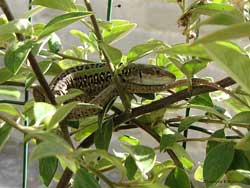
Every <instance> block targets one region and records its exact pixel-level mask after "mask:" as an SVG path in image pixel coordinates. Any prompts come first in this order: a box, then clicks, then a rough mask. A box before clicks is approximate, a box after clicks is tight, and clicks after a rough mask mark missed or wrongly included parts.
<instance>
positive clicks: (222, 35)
mask: <svg viewBox="0 0 250 188" xmlns="http://www.w3.org/2000/svg"><path fill="white" fill-rule="evenodd" d="M249 35H250V22H244V23H239V24H233V25H230V26H228V27H226V28H224V29H220V30H218V31H214V32H212V33H209V34H207V35H205V36H203V37H200V38H199V39H197V40H196V41H195V42H194V43H193V44H205V43H211V42H215V41H223V40H231V39H238V38H242V37H249Z"/></svg>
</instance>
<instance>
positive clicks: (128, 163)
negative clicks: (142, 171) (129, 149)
mask: <svg viewBox="0 0 250 188" xmlns="http://www.w3.org/2000/svg"><path fill="white" fill-rule="evenodd" d="M125 167H126V169H127V177H128V179H129V180H132V179H134V176H135V174H136V171H137V166H136V163H135V160H134V159H133V157H131V155H129V156H128V157H127V158H126V160H125Z"/></svg>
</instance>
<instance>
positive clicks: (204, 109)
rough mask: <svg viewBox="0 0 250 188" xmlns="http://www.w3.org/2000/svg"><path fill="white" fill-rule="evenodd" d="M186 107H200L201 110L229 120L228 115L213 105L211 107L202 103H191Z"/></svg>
mask: <svg viewBox="0 0 250 188" xmlns="http://www.w3.org/2000/svg"><path fill="white" fill-rule="evenodd" d="M186 107H188V108H195V109H199V110H202V111H205V112H208V113H211V114H214V115H216V116H218V117H220V118H221V119H223V120H227V119H228V117H227V116H225V115H224V114H223V113H221V112H218V111H217V109H216V108H214V107H213V108H212V107H209V106H202V105H196V104H195V105H194V104H190V105H187V106H186Z"/></svg>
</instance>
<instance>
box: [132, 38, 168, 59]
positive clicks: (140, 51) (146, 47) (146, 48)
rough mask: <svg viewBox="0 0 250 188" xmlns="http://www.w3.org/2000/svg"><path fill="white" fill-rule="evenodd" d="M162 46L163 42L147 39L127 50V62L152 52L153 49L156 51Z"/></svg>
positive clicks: (163, 45)
mask: <svg viewBox="0 0 250 188" xmlns="http://www.w3.org/2000/svg"><path fill="white" fill-rule="evenodd" d="M162 47H165V44H164V43H163V42H162V41H159V40H149V41H148V42H146V43H144V44H139V45H137V46H134V47H133V48H131V49H130V50H129V52H128V57H127V62H128V63H131V62H133V61H136V60H137V59H140V58H142V57H144V56H146V55H148V54H150V53H153V52H154V51H157V50H159V49H161V48H162Z"/></svg>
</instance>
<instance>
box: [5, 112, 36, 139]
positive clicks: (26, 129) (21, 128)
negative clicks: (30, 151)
mask: <svg viewBox="0 0 250 188" xmlns="http://www.w3.org/2000/svg"><path fill="white" fill-rule="evenodd" d="M0 119H1V120H3V121H5V122H6V123H8V124H9V125H10V126H11V127H13V128H15V129H17V130H19V131H20V132H22V133H23V134H26V133H29V132H30V131H34V130H35V129H33V128H31V127H25V126H23V125H21V124H18V123H16V122H15V121H14V120H12V119H10V118H9V117H7V114H4V113H1V112H0Z"/></svg>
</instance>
